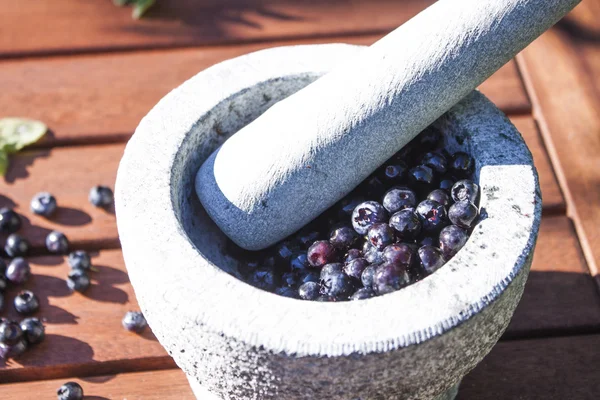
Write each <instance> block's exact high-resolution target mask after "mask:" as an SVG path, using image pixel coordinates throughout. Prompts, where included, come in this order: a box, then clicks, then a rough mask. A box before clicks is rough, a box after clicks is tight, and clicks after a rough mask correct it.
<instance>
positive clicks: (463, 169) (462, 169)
mask: <svg viewBox="0 0 600 400" xmlns="http://www.w3.org/2000/svg"><path fill="white" fill-rule="evenodd" d="M450 169H451V170H452V173H453V174H455V175H456V176H458V177H463V178H467V177H469V176H470V175H471V174H472V173H473V171H475V160H473V157H471V156H470V155H468V154H467V153H463V152H462V151H459V152H456V153H454V155H453V156H452V162H451V163H450Z"/></svg>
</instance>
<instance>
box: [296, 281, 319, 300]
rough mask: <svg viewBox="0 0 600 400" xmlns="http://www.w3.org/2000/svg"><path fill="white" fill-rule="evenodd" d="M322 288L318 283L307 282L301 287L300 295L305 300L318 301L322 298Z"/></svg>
mask: <svg viewBox="0 0 600 400" xmlns="http://www.w3.org/2000/svg"><path fill="white" fill-rule="evenodd" d="M319 291H320V286H319V284H318V283H317V282H306V283H303V284H302V285H300V288H299V289H298V295H299V296H300V298H301V299H303V300H316V299H317V298H318V297H319V296H320V292H319Z"/></svg>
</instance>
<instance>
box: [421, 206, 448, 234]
mask: <svg viewBox="0 0 600 400" xmlns="http://www.w3.org/2000/svg"><path fill="white" fill-rule="evenodd" d="M415 212H416V213H417V215H418V216H419V218H420V219H421V228H422V229H423V232H424V233H426V234H429V233H437V232H439V231H440V229H442V228H443V227H444V226H446V225H447V224H448V216H447V214H446V209H445V208H444V206H443V205H441V204H440V203H438V202H437V201H433V200H423V201H422V202H420V203H419V205H418V206H417V208H416V209H415Z"/></svg>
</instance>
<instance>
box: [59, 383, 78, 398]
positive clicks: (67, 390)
mask: <svg viewBox="0 0 600 400" xmlns="http://www.w3.org/2000/svg"><path fill="white" fill-rule="evenodd" d="M56 394H57V396H58V400H83V388H82V387H81V386H80V385H79V384H78V383H77V382H67V383H65V384H64V385H62V386H61V387H60V388H58V390H57V391H56Z"/></svg>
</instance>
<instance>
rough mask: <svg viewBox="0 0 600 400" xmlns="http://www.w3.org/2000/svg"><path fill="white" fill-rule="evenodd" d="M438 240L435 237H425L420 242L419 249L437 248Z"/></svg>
mask: <svg viewBox="0 0 600 400" xmlns="http://www.w3.org/2000/svg"><path fill="white" fill-rule="evenodd" d="M438 241H439V240H438V238H437V237H433V236H424V237H423V238H422V239H421V240H420V241H419V247H421V246H437V245H438Z"/></svg>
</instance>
